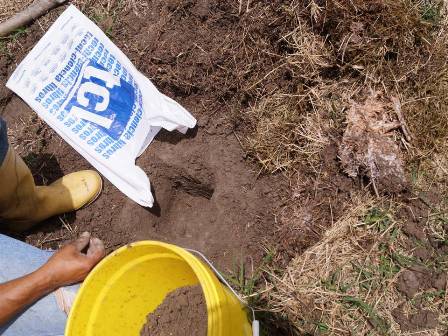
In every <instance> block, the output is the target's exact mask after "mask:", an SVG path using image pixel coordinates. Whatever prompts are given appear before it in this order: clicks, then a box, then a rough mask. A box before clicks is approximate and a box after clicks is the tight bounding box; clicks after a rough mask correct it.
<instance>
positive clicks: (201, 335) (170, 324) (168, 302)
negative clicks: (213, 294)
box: [140, 286, 207, 336]
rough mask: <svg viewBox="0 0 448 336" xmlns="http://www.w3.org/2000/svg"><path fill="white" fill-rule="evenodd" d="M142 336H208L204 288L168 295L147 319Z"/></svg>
mask: <svg viewBox="0 0 448 336" xmlns="http://www.w3.org/2000/svg"><path fill="white" fill-rule="evenodd" d="M140 335H141V336H168V335H169V336H184V335H194V336H207V305H206V303H205V299H204V295H203V293H202V288H201V287H200V286H195V287H183V288H179V289H177V290H175V291H174V292H171V293H170V294H168V296H167V297H166V298H165V300H164V301H163V303H162V304H161V305H160V306H159V307H158V308H157V309H156V310H155V311H154V312H153V313H151V314H149V315H148V317H147V323H146V324H145V325H144V326H143V328H142V330H141V332H140Z"/></svg>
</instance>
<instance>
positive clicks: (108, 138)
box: [6, 6, 196, 207]
mask: <svg viewBox="0 0 448 336" xmlns="http://www.w3.org/2000/svg"><path fill="white" fill-rule="evenodd" d="M6 85H7V87H8V88H10V89H11V90H13V91H14V92H16V93H17V94H18V95H19V96H20V97H21V98H22V99H23V100H24V101H25V102H27V103H28V104H29V105H30V106H31V107H32V108H33V109H34V111H36V112H37V114H38V115H39V116H40V117H41V118H42V119H44V120H45V121H46V122H47V123H48V124H49V125H50V126H51V127H52V128H53V129H54V130H55V131H56V132H57V133H58V134H59V135H60V136H61V137H62V138H64V140H65V141H67V142H68V143H69V144H70V145H71V146H72V147H73V148H74V149H76V150H77V151H78V152H79V153H80V154H81V155H82V156H83V157H84V158H86V159H87V161H89V162H90V163H91V164H92V165H93V166H94V167H95V168H96V169H98V171H100V172H101V173H102V174H103V175H104V176H105V177H106V178H107V179H109V180H110V181H111V182H112V183H113V184H114V185H115V186H116V187H117V188H118V189H120V190H121V191H122V192H123V193H124V194H126V195H127V196H128V197H130V198H131V199H133V200H134V201H135V202H137V203H139V204H141V205H143V206H148V207H151V206H152V205H153V202H154V199H153V197H152V195H151V187H150V183H149V179H148V177H147V176H146V174H145V172H144V171H143V170H142V169H140V168H139V167H137V166H136V165H135V159H136V158H137V157H138V156H140V155H141V154H142V153H143V152H144V151H145V149H146V148H147V147H148V145H149V144H150V143H151V142H152V140H153V139H154V137H155V136H156V134H157V133H158V132H159V130H160V129H161V128H165V129H167V130H169V131H173V130H178V131H180V132H183V133H185V132H186V131H187V130H188V128H193V127H195V125H196V119H195V118H194V117H193V116H192V115H191V114H190V113H189V112H188V111H187V110H185V109H184V108H183V107H182V106H180V105H179V104H178V103H176V102H175V101H173V100H172V99H170V98H168V97H166V96H164V95H163V94H161V93H160V92H159V91H158V90H157V89H156V87H155V86H154V85H153V84H152V83H151V82H150V81H149V79H147V78H146V77H145V76H143V75H142V74H141V73H140V72H139V71H138V70H137V69H136V68H135V67H134V65H133V64H132V63H131V61H130V60H129V59H128V58H127V57H126V56H125V55H124V54H123V53H122V52H121V51H120V50H119V49H118V48H117V47H116V46H115V45H114V44H113V43H112V42H111V41H110V40H109V38H108V37H107V36H106V35H105V34H104V33H103V32H102V31H101V29H99V28H98V27H97V26H96V25H95V24H94V23H93V22H92V21H90V20H89V19H88V18H87V17H86V16H85V15H84V14H82V13H81V12H80V11H79V10H78V9H77V8H76V7H74V6H70V7H68V8H67V10H65V11H64V13H63V14H62V15H61V16H60V17H59V18H58V19H57V21H56V22H55V23H54V24H53V26H52V27H51V28H50V29H49V31H48V32H47V33H46V34H45V35H44V37H43V38H42V39H41V40H40V41H39V43H38V44H37V45H36V46H35V47H34V49H33V50H32V51H31V52H30V53H29V54H28V56H27V57H26V58H25V59H24V61H23V62H22V63H21V64H20V65H19V66H18V68H17V69H16V71H15V72H14V73H13V75H12V76H11V78H10V79H9V81H8V83H7V84H6Z"/></svg>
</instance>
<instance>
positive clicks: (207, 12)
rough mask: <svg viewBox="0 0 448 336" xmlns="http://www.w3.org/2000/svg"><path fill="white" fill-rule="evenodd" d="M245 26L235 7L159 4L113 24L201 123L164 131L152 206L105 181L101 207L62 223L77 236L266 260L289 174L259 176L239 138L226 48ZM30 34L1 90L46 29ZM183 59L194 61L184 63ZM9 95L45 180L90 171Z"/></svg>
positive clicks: (119, 39)
mask: <svg viewBox="0 0 448 336" xmlns="http://www.w3.org/2000/svg"><path fill="white" fill-rule="evenodd" d="M60 11H62V9H58V10H57V11H55V12H52V13H51V15H52V16H54V17H56V16H57V14H58V12H60ZM162 14H163V15H162ZM236 21H237V20H236V18H235V16H234V14H233V9H232V8H231V7H230V2H229V3H226V2H220V1H209V2H207V1H186V2H175V1H172V2H170V3H166V2H165V1H152V3H151V10H150V11H149V12H148V14H147V15H146V16H145V17H138V16H137V15H136V14H135V13H134V12H133V11H129V12H128V13H125V14H124V16H123V18H122V19H121V20H120V21H119V22H115V23H114V29H113V33H112V35H113V41H114V42H115V43H116V44H117V45H118V46H120V47H121V48H122V49H123V51H124V52H125V53H126V54H127V55H128V56H129V57H130V58H131V60H132V61H133V62H134V63H135V64H136V66H137V67H138V68H139V69H140V70H141V71H142V72H143V73H144V74H145V75H147V76H149V77H150V78H152V80H153V81H154V82H155V84H156V85H157V86H158V87H159V88H160V89H161V90H162V91H163V92H164V93H166V94H168V95H169V96H171V97H172V98H174V99H176V100H177V101H179V102H180V103H181V104H183V105H184V106H185V107H186V108H188V109H189V110H190V111H191V112H192V114H193V115H194V116H195V117H197V118H198V124H199V126H198V128H197V129H195V130H193V131H192V132H190V133H189V134H187V135H186V136H182V135H180V134H176V133H173V134H169V133H167V132H162V133H161V134H160V135H159V136H158V137H157V138H156V141H155V142H154V143H153V144H152V145H151V146H150V147H149V148H148V150H147V151H146V152H145V153H144V154H143V155H142V157H140V158H139V160H138V162H137V163H138V165H139V166H141V167H142V168H143V169H144V170H145V171H146V172H147V173H148V175H149V177H150V179H151V182H152V185H153V193H154V195H155V198H156V203H155V206H154V207H153V208H152V209H145V208H142V207H140V206H138V205H137V204H136V203H134V202H132V201H131V200H129V199H127V198H126V197H125V196H124V195H123V194H122V193H120V192H119V191H118V190H117V189H116V188H115V187H114V186H112V185H111V184H110V183H109V182H108V181H105V183H104V191H103V193H102V195H101V197H100V198H99V199H98V200H97V201H96V202H95V203H94V204H92V205H91V206H89V207H87V208H86V209H82V210H80V211H78V212H76V214H68V215H65V217H63V218H62V219H63V220H64V221H65V222H66V224H67V226H70V228H72V229H73V231H74V232H76V231H84V230H87V231H91V232H93V234H95V235H97V236H99V237H100V238H101V239H103V240H104V241H105V243H106V246H107V247H108V248H109V250H112V249H115V248H117V247H119V246H121V245H125V244H127V243H129V242H133V241H138V240H145V239H154V240H161V241H166V242H170V243H174V244H178V245H180V246H184V247H190V248H194V249H197V250H200V251H202V252H204V253H205V254H206V255H207V256H208V257H210V258H211V260H213V261H214V262H215V263H217V265H218V266H219V267H220V268H222V269H225V270H231V269H232V268H233V265H234V263H235V262H236V261H237V260H240V259H243V260H246V261H247V260H251V261H253V262H257V260H260V258H261V256H262V255H263V253H264V250H263V245H262V243H263V241H265V240H266V239H268V238H271V237H272V235H273V233H274V230H275V225H274V223H275V212H276V209H278V208H279V207H280V206H281V205H282V204H283V203H284V198H285V197H287V196H288V188H287V181H286V180H285V179H284V178H283V177H282V176H259V175H258V167H257V166H255V165H252V164H251V163H248V162H246V160H245V152H244V150H243V149H242V147H241V145H240V143H239V140H238V138H237V136H236V135H235V132H234V126H233V123H232V111H231V109H232V108H241V103H240V102H239V101H238V100H239V99H240V97H237V96H236V95H234V93H235V90H236V88H235V90H234V89H232V92H228V91H226V90H229V89H228V86H225V85H224V82H225V81H229V80H230V79H229V78H228V76H229V75H230V74H233V76H236V75H237V73H236V72H235V73H234V72H233V71H230V70H222V68H225V69H228V66H226V67H222V66H221V67H219V66H218V65H219V64H224V63H226V62H229V60H228V57H229V55H230V52H231V51H230V50H228V51H227V52H225V51H224V50H223V48H225V45H226V42H225V41H223V40H222V37H223V36H228V38H229V39H235V38H237V36H239V35H238V34H239V32H238V31H237V29H236V27H235V24H236V23H237V22H236ZM108 24H110V22H109V23H108ZM198 25H199V26H201V29H200V30H198V29H197V27H198ZM29 31H30V32H29V33H28V34H27V35H26V36H23V37H19V38H18V41H19V42H20V43H18V44H17V46H16V48H17V50H16V52H14V53H13V54H11V55H10V56H8V57H2V62H1V63H0V78H1V79H0V81H1V83H2V85H1V86H2V87H3V86H4V83H5V82H6V80H7V78H8V76H9V75H10V74H11V73H12V71H13V70H14V68H15V66H16V65H17V64H18V63H19V62H20V60H21V58H23V57H24V56H25V55H26V53H27V52H28V51H29V50H30V49H31V48H32V47H33V45H34V44H35V43H36V42H37V41H38V39H39V38H40V36H41V35H42V30H41V28H40V27H39V26H38V25H37V24H35V25H33V26H32V27H31V28H30V29H29ZM148 32H149V33H148ZM232 43H233V42H232ZM197 45H199V46H200V47H201V48H198V47H196V46H197ZM202 49H204V50H207V53H206V54H204V52H203V51H201V50H202ZM181 53H185V56H182V57H177V56H178V55H179V54H181ZM226 53H227V54H226ZM229 66H230V64H229ZM236 82H237V81H235V83H236ZM0 94H1V96H0V101H1V102H2V103H3V104H2V106H1V107H0V113H1V115H2V116H3V117H4V118H5V119H6V120H7V122H8V125H9V129H10V140H11V142H12V143H13V144H14V145H15V146H17V150H18V151H19V152H20V154H21V155H22V157H24V158H25V160H26V161H27V163H28V164H29V166H30V168H31V169H32V171H33V174H34V175H35V178H36V180H37V181H38V182H39V183H49V182H51V181H54V180H55V179H57V178H58V177H60V176H62V175H63V174H66V173H69V172H72V171H76V170H79V169H86V168H90V165H89V164H88V163H87V162H86V161H85V160H84V159H83V158H82V157H81V156H80V155H79V154H77V153H76V151H74V150H73V149H72V148H70V147H69V146H68V145H67V144H66V143H65V142H63V141H62V140H61V138H60V137H59V136H58V135H56V134H55V133H54V132H53V131H51V130H50V129H49V128H48V127H47V126H46V125H45V124H43V123H41V122H40V121H39V119H38V118H37V117H36V116H35V115H34V113H33V112H32V111H31V109H30V108H29V107H28V106H27V105H26V104H24V103H23V102H22V101H21V100H20V99H19V98H17V97H16V96H13V95H12V94H11V93H10V92H8V91H7V90H6V91H5V92H3V91H1V92H0ZM235 99H236V101H234V102H232V104H231V103H230V102H231V101H233V100H235ZM26 144H32V145H26ZM71 236H72V235H70V234H68V232H67V230H66V228H65V227H62V226H61V221H60V220H59V219H58V218H56V219H51V220H49V221H47V222H45V223H43V225H41V226H40V227H38V228H37V229H36V230H35V231H33V232H30V233H27V234H26V236H25V237H24V238H25V239H26V240H27V241H28V242H30V243H32V244H35V245H38V246H40V245H42V243H43V246H44V247H57V246H58V245H59V244H60V243H63V242H64V241H65V240H68V239H70V238H72V237H71Z"/></svg>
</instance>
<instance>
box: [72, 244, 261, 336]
mask: <svg viewBox="0 0 448 336" xmlns="http://www.w3.org/2000/svg"><path fill="white" fill-rule="evenodd" d="M198 283H200V285H201V287H202V289H203V292H204V296H205V300H206V302H207V311H208V336H250V335H252V330H251V326H250V324H249V321H248V318H247V314H246V310H245V308H244V307H243V305H242V304H241V302H240V301H239V300H238V298H236V297H235V295H234V294H232V293H231V292H230V291H229V290H228V288H227V287H225V286H224V285H223V284H221V282H220V281H219V280H218V279H217V277H216V275H215V274H214V273H213V271H212V270H211V269H210V268H209V267H208V266H206V264H204V263H203V262H202V261H201V260H199V259H198V258H197V257H195V256H194V255H192V254H191V253H189V252H188V251H186V250H185V249H182V248H180V247H177V246H174V245H170V244H165V243H161V242H155V241H143V242H138V243H134V244H130V245H127V246H124V247H122V248H120V249H118V250H117V251H115V252H113V253H112V254H110V255H109V256H108V257H106V258H105V259H104V260H103V261H101V263H99V264H98V266H97V267H95V269H94V270H93V271H92V272H91V273H90V274H89V276H88V277H87V279H86V280H85V281H84V283H83V284H82V286H81V289H80V290H79V293H78V295H77V297H76V300H75V303H74V305H73V307H72V310H71V312H70V315H69V318H68V323H67V327H66V331H65V335H66V336H139V335H140V330H141V328H142V326H143V325H144V323H146V316H147V315H148V314H149V313H150V312H153V311H154V310H155V309H156V308H157V307H158V306H159V305H160V304H161V303H162V302H163V300H164V299H165V297H166V296H167V294H168V293H170V292H171V291H173V290H175V289H177V288H179V287H184V286H191V285H197V284H198Z"/></svg>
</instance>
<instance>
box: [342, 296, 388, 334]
mask: <svg viewBox="0 0 448 336" xmlns="http://www.w3.org/2000/svg"><path fill="white" fill-rule="evenodd" d="M341 302H342V303H343V304H344V305H345V306H346V307H347V308H358V309H359V310H360V311H361V312H362V313H363V314H364V315H365V316H366V318H367V319H368V320H369V322H370V323H371V324H372V326H373V327H374V328H375V329H376V331H378V332H379V333H380V334H381V335H387V334H388V331H389V329H390V325H389V324H388V323H387V322H386V320H384V319H383V318H382V317H380V316H379V315H378V313H377V312H376V311H375V309H374V308H373V307H372V306H371V305H369V304H368V303H366V302H364V301H363V300H361V299H360V298H357V297H354V296H344V297H343V298H342V300H341Z"/></svg>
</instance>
